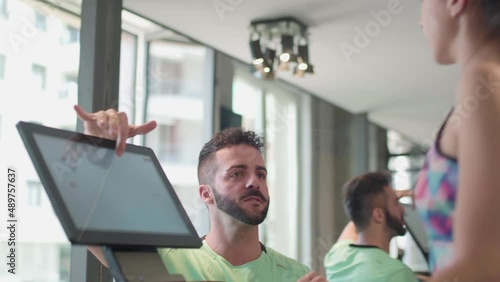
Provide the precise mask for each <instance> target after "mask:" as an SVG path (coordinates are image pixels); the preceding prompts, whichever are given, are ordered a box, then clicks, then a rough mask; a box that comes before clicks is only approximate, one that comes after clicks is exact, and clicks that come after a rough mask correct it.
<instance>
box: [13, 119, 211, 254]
mask: <svg viewBox="0 0 500 282" xmlns="http://www.w3.org/2000/svg"><path fill="white" fill-rule="evenodd" d="M16 127H17V129H18V131H19V134H20V136H21V139H22V140H23V143H24V145H25V147H26V150H27V151H28V154H29V156H30V158H31V160H32V162H33V164H34V167H35V170H36V171H37V173H38V176H39V177H40V181H41V182H42V184H43V186H44V188H45V191H46V192H47V196H48V197H49V199H50V202H51V203H52V207H53V209H54V212H55V214H56V215H57V217H58V218H59V221H60V222H61V225H62V227H63V229H64V231H65V233H66V236H67V237H68V239H69V241H70V242H71V243H73V244H79V245H107V246H109V247H112V248H114V249H122V250H154V249H155V248H157V247H168V248H199V247H201V246H202V242H201V239H200V237H199V236H198V234H197V232H196V229H195V228H194V226H193V224H192V222H191V220H190V219H189V217H188V215H187V213H186V211H185V210H184V207H183V206H182V204H181V202H180V200H179V198H178V197H177V194H176V193H175V190H174V189H173V187H172V185H171V184H170V181H169V180H168V178H167V176H166V175H165V172H164V171H163V169H162V167H161V165H160V162H159V161H158V159H157V157H156V155H155V154H154V152H153V150H151V149H150V148H147V147H143V146H136V145H133V144H127V146H126V148H125V152H131V153H137V154H141V155H144V156H147V157H150V158H151V160H152V161H153V163H154V166H155V168H156V169H157V171H158V173H159V174H160V175H161V178H162V179H163V181H164V183H165V187H166V189H167V190H168V193H170V195H171V196H172V199H173V201H174V203H176V208H177V210H178V211H179V214H180V215H181V216H182V220H183V222H185V223H186V226H187V228H188V230H189V234H187V235H180V234H172V233H170V234H166V233H146V232H140V233H139V232H138V233H135V232H123V231H120V232H112V231H103V230H80V229H78V228H77V227H76V225H75V223H74V221H73V220H72V218H71V217H70V215H69V212H68V211H69V210H68V207H67V205H66V204H65V203H64V201H63V200H62V197H61V195H60V194H59V191H58V189H57V186H56V184H55V181H54V179H53V176H52V174H51V173H50V171H49V168H48V167H47V164H46V163H45V162H44V159H43V156H42V154H41V152H40V148H39V147H38V145H37V143H36V141H35V139H34V134H41V135H46V136H51V137H56V138H60V139H64V140H69V139H73V140H72V141H74V142H80V143H87V144H88V143H90V144H93V145H95V146H98V147H102V148H108V149H114V148H115V146H116V141H114V140H109V139H104V138H100V137H94V136H89V135H86V134H82V133H77V132H72V131H67V130H63V129H57V128H52V127H47V126H43V125H40V124H35V123H31V122H24V121H20V122H18V123H17V125H16Z"/></svg>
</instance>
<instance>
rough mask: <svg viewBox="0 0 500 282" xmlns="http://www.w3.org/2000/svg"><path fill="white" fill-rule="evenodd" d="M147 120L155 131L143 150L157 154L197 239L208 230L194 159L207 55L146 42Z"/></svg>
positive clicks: (182, 45)
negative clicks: (153, 124) (151, 122)
mask: <svg viewBox="0 0 500 282" xmlns="http://www.w3.org/2000/svg"><path fill="white" fill-rule="evenodd" d="M148 51H149V52H148V56H149V58H148V61H149V66H148V70H147V78H148V82H147V85H148V99H147V117H146V119H147V120H156V121H157V123H158V128H157V129H156V130H154V131H153V132H151V133H150V134H148V135H147V136H146V146H148V147H151V148H152V149H153V150H154V151H155V152H156V153H157V155H158V158H159V160H160V162H161V164H162V166H163V169H164V171H165V173H166V174H167V177H168V178H169V180H170V182H171V183H172V185H173V186H174V189H175V191H176V192H177V194H178V196H179V198H180V200H181V202H182V204H183V205H184V208H185V209H186V212H187V213H188V215H189V217H190V219H191V221H192V222H193V225H194V226H195V228H196V229H197V231H198V233H200V236H201V235H203V234H206V232H207V231H208V214H207V210H206V207H205V205H204V204H203V203H202V202H201V200H200V198H199V195H198V178H197V171H196V168H197V164H198V154H199V152H200V149H201V148H202V147H203V144H204V143H205V142H206V141H207V140H206V139H207V136H206V134H205V133H204V132H206V131H205V130H204V128H205V127H207V125H208V123H210V121H209V120H207V119H205V108H206V107H205V105H206V103H207V101H208V100H209V99H211V96H212V95H213V94H212V93H213V91H212V86H211V84H210V83H211V81H212V79H211V73H212V71H211V70H212V69H213V66H212V61H213V60H212V59H211V57H212V56H213V52H212V51H211V50H210V49H208V48H206V47H204V46H200V45H197V44H192V43H188V42H178V41H169V40H168V39H166V40H154V41H151V42H150V43H149V50H148Z"/></svg>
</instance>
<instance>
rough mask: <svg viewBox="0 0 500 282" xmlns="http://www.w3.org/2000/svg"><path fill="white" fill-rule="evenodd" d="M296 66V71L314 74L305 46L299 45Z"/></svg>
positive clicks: (307, 49)
mask: <svg viewBox="0 0 500 282" xmlns="http://www.w3.org/2000/svg"><path fill="white" fill-rule="evenodd" d="M298 49H299V56H298V59H297V62H298V65H297V68H296V71H302V72H307V73H314V67H313V65H311V64H310V63H309V48H308V46H307V44H304V45H299V48H298Z"/></svg>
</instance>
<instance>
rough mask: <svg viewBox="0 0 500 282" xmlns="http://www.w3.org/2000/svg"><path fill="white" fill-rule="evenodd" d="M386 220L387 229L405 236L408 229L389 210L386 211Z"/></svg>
mask: <svg viewBox="0 0 500 282" xmlns="http://www.w3.org/2000/svg"><path fill="white" fill-rule="evenodd" d="M385 218H386V222H387V227H388V228H389V229H391V230H392V231H394V233H396V235H398V236H403V235H405V233H406V228H405V227H404V225H403V223H402V222H400V221H399V220H398V219H397V218H395V217H394V216H392V215H391V214H390V213H389V211H388V210H387V209H385Z"/></svg>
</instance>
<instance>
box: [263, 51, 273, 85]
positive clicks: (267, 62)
mask: <svg viewBox="0 0 500 282" xmlns="http://www.w3.org/2000/svg"><path fill="white" fill-rule="evenodd" d="M275 57H276V50H274V49H271V48H266V56H265V59H264V66H263V68H262V76H263V77H264V78H265V79H269V80H273V79H274V58H275Z"/></svg>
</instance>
